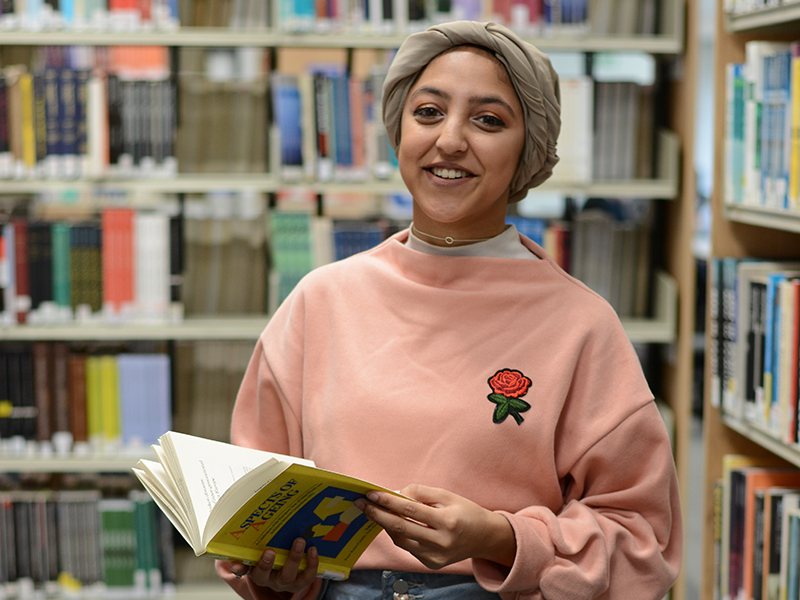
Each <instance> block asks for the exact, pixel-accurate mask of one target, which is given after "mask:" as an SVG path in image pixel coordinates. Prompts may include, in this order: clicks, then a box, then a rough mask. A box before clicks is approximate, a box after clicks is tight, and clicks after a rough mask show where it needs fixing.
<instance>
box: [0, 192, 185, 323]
mask: <svg viewBox="0 0 800 600" xmlns="http://www.w3.org/2000/svg"><path fill="white" fill-rule="evenodd" d="M181 244H182V231H181V222H180V217H179V216H174V217H173V216H170V215H168V214H166V213H162V212H157V211H144V210H142V211H137V210H135V209H129V208H106V209H103V210H102V212H101V215H100V217H99V218H97V219H91V220H87V221H80V222H69V221H48V220H38V219H35V218H34V219H30V220H29V219H28V218H26V217H13V218H11V219H9V220H8V221H7V222H6V223H5V224H3V225H2V226H1V227H0V265H2V267H3V268H2V271H1V273H2V277H0V288H1V289H2V294H0V296H2V299H1V300H0V305H2V313H1V314H2V319H3V323H4V324H6V325H12V324H17V323H19V324H24V323H31V324H42V323H44V324H53V323H64V322H70V321H73V320H85V321H92V320H97V319H100V318H102V319H103V320H105V321H109V322H121V321H126V322H133V321H138V322H167V321H170V320H180V319H181V318H182V307H181V305H180V299H179V286H180V274H181V271H182V263H181V258H182V248H181Z"/></svg>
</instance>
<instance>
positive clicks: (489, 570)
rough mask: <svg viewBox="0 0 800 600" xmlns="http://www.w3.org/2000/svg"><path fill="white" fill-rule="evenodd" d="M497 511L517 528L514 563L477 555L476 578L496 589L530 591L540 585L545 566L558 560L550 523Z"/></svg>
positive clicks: (487, 587) (491, 588) (496, 590)
mask: <svg viewBox="0 0 800 600" xmlns="http://www.w3.org/2000/svg"><path fill="white" fill-rule="evenodd" d="M497 512H498V513H499V514H501V515H503V516H504V517H505V518H506V519H508V522H509V523H510V524H511V528H512V529H513V530H514V539H515V540H516V543H517V553H516V556H515V557H514V564H513V565H512V566H511V567H510V568H509V567H506V566H504V565H500V564H498V563H496V562H492V561H490V560H484V559H477V558H476V559H473V560H472V570H473V573H474V574H475V579H476V581H477V582H478V583H479V584H480V586H481V587H483V588H484V589H485V590H487V591H490V592H493V593H497V594H505V593H508V592H527V593H530V592H532V591H534V590H536V589H538V587H539V581H540V580H541V578H542V575H543V574H544V572H545V569H547V568H548V567H550V566H552V565H553V564H554V562H555V550H554V548H553V545H552V543H550V542H549V540H550V536H549V534H548V531H547V525H546V524H545V523H544V522H542V521H540V520H539V519H532V518H530V517H520V516H519V515H514V514H512V513H507V512H505V511H497Z"/></svg>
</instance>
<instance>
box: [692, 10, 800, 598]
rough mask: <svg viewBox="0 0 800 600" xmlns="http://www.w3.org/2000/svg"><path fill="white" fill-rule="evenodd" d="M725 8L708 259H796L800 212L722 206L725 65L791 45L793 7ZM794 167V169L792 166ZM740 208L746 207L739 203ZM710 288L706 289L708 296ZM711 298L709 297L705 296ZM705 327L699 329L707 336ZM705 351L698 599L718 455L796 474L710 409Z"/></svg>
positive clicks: (756, 430)
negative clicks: (757, 48) (766, 44)
mask: <svg viewBox="0 0 800 600" xmlns="http://www.w3.org/2000/svg"><path fill="white" fill-rule="evenodd" d="M724 6H725V5H724V3H723V1H722V0H720V1H719V2H718V3H717V13H716V14H717V30H716V42H715V50H716V57H715V61H716V65H715V69H714V72H715V83H714V88H715V117H714V119H715V125H714V129H715V134H714V157H715V158H714V161H715V176H714V193H713V196H712V226H711V256H712V257H735V258H744V257H755V258H763V259H770V260H781V259H795V260H796V259H797V258H798V257H800V213H798V212H797V211H796V210H795V211H792V210H789V209H786V210H784V209H775V208H765V207H761V206H754V205H749V206H748V205H736V206H731V205H730V204H727V203H726V202H725V198H724V193H723V191H724V189H725V184H724V182H725V171H724V168H723V165H724V164H725V141H726V140H725V131H726V120H725V119H726V98H725V89H726V77H725V69H726V65H727V64H728V63H732V62H738V63H742V62H744V60H745V44H746V43H747V42H749V41H753V40H772V41H796V40H797V39H799V38H798V35H797V32H798V31H800V4H797V3H795V4H786V5H785V6H780V5H779V6H774V7H770V8H765V9H763V10H757V11H753V12H750V13H744V14H736V15H728V14H726V13H725V11H724ZM795 168H796V167H795ZM745 204H746V202H745ZM710 286H711V282H709V290H710V289H711V287H710ZM709 297H710V296H709ZM710 326H711V322H710V321H709V323H708V325H707V328H706V330H707V331H710ZM710 349H711V346H710V345H709V343H708V341H707V351H706V358H707V360H706V366H705V374H706V376H705V390H706V394H705V399H704V414H705V417H704V422H703V438H704V451H705V458H704V460H705V465H704V505H703V512H704V517H705V519H704V523H705V528H704V531H703V536H702V537H703V542H702V557H703V568H702V570H701V572H702V573H703V579H702V581H701V590H700V592H701V594H700V597H701V599H702V600H711V599H712V598H714V597H715V596H714V593H715V590H714V581H713V579H712V577H711V574H712V573H713V572H714V568H715V565H714V539H713V538H714V532H713V520H714V519H713V517H714V486H715V482H716V481H717V480H718V479H719V478H720V477H721V476H722V457H723V456H724V455H725V454H744V455H748V456H753V457H770V458H777V459H780V460H782V461H785V464H787V465H794V466H797V467H800V452H798V446H797V445H795V444H789V443H784V442H782V441H780V440H778V439H776V437H775V435H774V434H771V433H769V432H768V431H767V430H766V429H765V428H764V427H762V426H760V425H758V424H756V423H753V422H750V421H747V420H745V419H744V418H740V417H738V416H735V415H731V414H728V413H727V412H725V411H724V410H722V409H719V408H716V407H715V406H713V405H712V399H711V394H710V390H711V370H712V368H711V364H710V360H712V356H711V351H710Z"/></svg>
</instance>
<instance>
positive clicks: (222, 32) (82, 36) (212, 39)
mask: <svg viewBox="0 0 800 600" xmlns="http://www.w3.org/2000/svg"><path fill="white" fill-rule="evenodd" d="M43 35H46V36H47V43H48V44H50V45H62V46H70V45H84V46H110V45H130V46H199V47H211V48H213V47H220V46H223V47H261V48H348V49H350V48H352V49H357V48H367V49H374V48H377V49H381V48H383V49H392V48H397V47H398V46H399V45H400V44H401V43H402V41H403V40H404V39H405V37H406V36H404V35H403V36H399V35H374V34H357V35H356V34H353V33H341V34H335V33H332V34H325V35H320V34H310V33H309V34H303V33H299V34H291V33H279V32H274V31H272V30H264V31H259V30H253V31H250V30H242V31H235V32H234V31H231V30H230V29H227V28H221V27H185V28H182V29H180V30H178V31H172V32H158V31H155V32H150V31H139V32H74V31H52V32H45V33H42V32H26V31H8V32H3V44H5V45H19V46H40V45H41V44H42V36H43ZM528 41H530V42H531V43H533V44H534V45H536V46H537V47H539V48H541V49H542V50H544V51H556V50H559V51H575V52H609V51H610V52H619V51H626V52H647V53H650V54H679V53H680V52H681V51H682V49H683V40H682V36H681V34H680V32H672V33H667V34H659V35H652V36H644V35H633V36H627V37H598V36H571V35H569V36H542V37H536V38H528Z"/></svg>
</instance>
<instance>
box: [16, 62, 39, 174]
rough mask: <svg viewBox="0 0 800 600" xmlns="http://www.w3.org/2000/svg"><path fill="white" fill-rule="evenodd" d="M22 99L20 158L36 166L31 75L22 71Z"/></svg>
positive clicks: (29, 164) (31, 166)
mask: <svg viewBox="0 0 800 600" xmlns="http://www.w3.org/2000/svg"><path fill="white" fill-rule="evenodd" d="M19 86H20V95H21V100H22V160H23V162H24V163H25V166H26V167H27V168H29V169H33V168H34V167H35V166H36V120H35V119H36V117H35V114H36V113H35V110H34V102H35V101H34V96H33V75H31V74H30V73H23V74H22V75H20V78H19Z"/></svg>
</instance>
